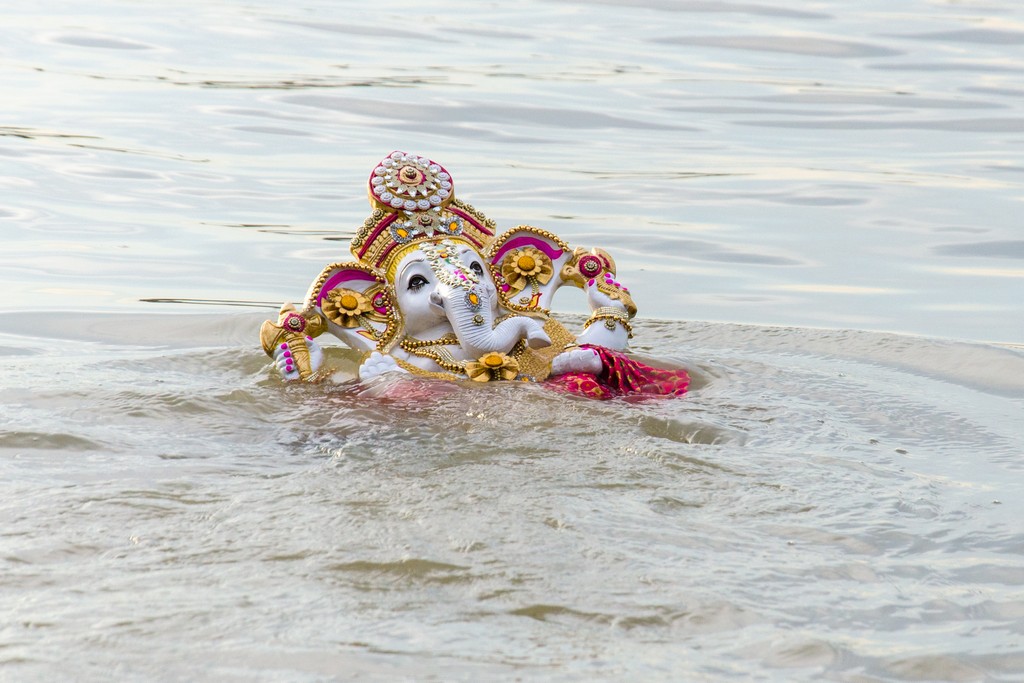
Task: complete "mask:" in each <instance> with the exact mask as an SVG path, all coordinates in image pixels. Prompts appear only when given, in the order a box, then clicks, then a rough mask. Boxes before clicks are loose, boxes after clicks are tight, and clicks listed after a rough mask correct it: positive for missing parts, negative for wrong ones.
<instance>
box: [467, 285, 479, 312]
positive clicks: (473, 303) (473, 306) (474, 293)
mask: <svg viewBox="0 0 1024 683" xmlns="http://www.w3.org/2000/svg"><path fill="white" fill-rule="evenodd" d="M481 303H482V302H481V300H480V292H479V290H477V288H476V287H474V288H473V289H471V290H469V291H468V292H466V306H468V307H469V309H470V310H472V311H479V310H480V304H481Z"/></svg>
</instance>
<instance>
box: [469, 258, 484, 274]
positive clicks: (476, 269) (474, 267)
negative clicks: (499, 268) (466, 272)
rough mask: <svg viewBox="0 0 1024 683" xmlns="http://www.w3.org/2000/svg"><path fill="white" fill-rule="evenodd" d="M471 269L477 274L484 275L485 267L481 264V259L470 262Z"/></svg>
mask: <svg viewBox="0 0 1024 683" xmlns="http://www.w3.org/2000/svg"><path fill="white" fill-rule="evenodd" d="M469 269H470V270H472V271H473V272H474V273H476V274H477V275H483V274H484V267H483V266H481V265H480V262H479V261H473V262H472V263H470V264H469Z"/></svg>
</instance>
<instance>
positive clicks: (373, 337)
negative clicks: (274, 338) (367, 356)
mask: <svg viewBox="0 0 1024 683" xmlns="http://www.w3.org/2000/svg"><path fill="white" fill-rule="evenodd" d="M394 301H395V293H394V290H393V288H392V287H391V285H389V284H388V282H387V280H386V279H385V277H384V276H383V274H381V273H380V272H379V271H376V270H373V269H371V268H367V267H366V266H364V265H362V264H360V263H356V262H345V263H332V264H331V265H329V266H327V267H326V268H324V269H323V271H321V272H320V276H319V277H317V279H316V280H315V281H314V282H313V284H312V285H311V286H310V288H309V292H308V293H307V294H306V305H305V308H306V310H315V311H316V312H318V313H320V315H321V316H322V317H323V319H324V320H325V321H326V322H327V329H328V331H330V332H331V333H332V334H333V335H334V336H336V337H338V338H339V339H341V340H342V341H344V342H345V343H346V344H348V345H349V346H351V347H352V348H354V349H357V350H359V351H372V350H374V349H376V350H379V351H382V352H385V353H386V352H387V351H388V350H390V348H391V347H392V346H393V345H394V342H395V340H396V338H397V337H398V332H399V330H400V329H401V322H402V321H401V315H400V313H399V311H398V308H397V307H396V306H394V303H393V302H394Z"/></svg>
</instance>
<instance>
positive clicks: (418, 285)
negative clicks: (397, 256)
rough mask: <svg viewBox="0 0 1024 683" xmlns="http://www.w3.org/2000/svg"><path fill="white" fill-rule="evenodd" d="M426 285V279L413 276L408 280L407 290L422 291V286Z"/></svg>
mask: <svg viewBox="0 0 1024 683" xmlns="http://www.w3.org/2000/svg"><path fill="white" fill-rule="evenodd" d="M426 284H427V278H425V277H423V276H422V275H413V276H412V277H411V278H409V289H411V290H412V291H414V292H415V291H417V290H420V289H423V286H424V285H426Z"/></svg>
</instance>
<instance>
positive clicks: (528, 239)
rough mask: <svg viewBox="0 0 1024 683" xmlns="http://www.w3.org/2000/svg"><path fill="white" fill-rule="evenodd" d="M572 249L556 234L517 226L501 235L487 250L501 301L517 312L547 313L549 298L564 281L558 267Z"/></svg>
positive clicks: (569, 254)
mask: <svg viewBox="0 0 1024 683" xmlns="http://www.w3.org/2000/svg"><path fill="white" fill-rule="evenodd" d="M572 255H573V254H572V249H571V248H570V247H569V245H568V244H566V243H565V242H563V241H562V240H561V238H559V237H558V236H557V235H555V234H553V233H550V232H548V231H547V230H542V229H541V228H535V227H533V226H531V225H520V226H518V227H516V228H512V229H511V230H509V231H508V232H505V233H504V234H502V235H501V236H500V237H499V238H498V239H497V240H495V242H494V244H492V245H491V247H490V248H489V249H488V250H487V254H486V256H487V261H488V263H490V265H491V272H492V273H493V274H494V281H495V284H497V286H498V294H499V295H500V296H501V299H502V304H503V305H504V306H505V307H506V308H508V309H509V310H512V311H518V312H521V313H544V314H547V313H548V309H549V308H550V306H551V297H552V295H553V294H554V293H555V290H557V289H558V288H559V287H561V286H562V285H563V284H565V282H564V280H563V279H562V277H561V271H562V267H563V266H564V265H565V264H566V263H567V262H568V261H569V260H570V259H571V258H572Z"/></svg>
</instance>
